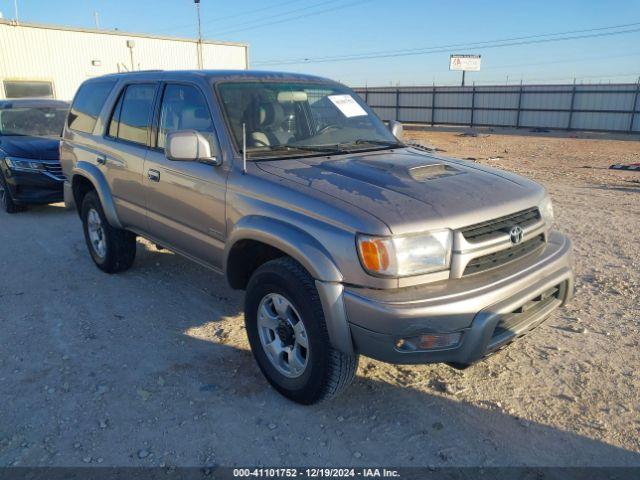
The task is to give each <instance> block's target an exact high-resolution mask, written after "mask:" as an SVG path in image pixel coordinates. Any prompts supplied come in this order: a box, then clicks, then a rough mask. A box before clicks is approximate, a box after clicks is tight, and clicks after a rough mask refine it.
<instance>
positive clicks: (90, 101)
mask: <svg viewBox="0 0 640 480" xmlns="http://www.w3.org/2000/svg"><path fill="white" fill-rule="evenodd" d="M114 85H115V82H91V83H85V84H84V85H82V86H81V87H80V90H78V93H77V94H76V98H75V100H74V101H73V105H72V106H71V111H70V112H69V117H68V119H67V125H68V126H69V128H70V129H72V130H77V131H80V132H85V133H91V132H93V128H94V127H95V126H96V121H97V120H98V115H100V111H101V110H102V106H103V105H104V102H105V100H106V99H107V97H108V96H109V93H111V89H112V88H113V86H114Z"/></svg>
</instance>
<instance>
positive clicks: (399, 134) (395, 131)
mask: <svg viewBox="0 0 640 480" xmlns="http://www.w3.org/2000/svg"><path fill="white" fill-rule="evenodd" d="M389 130H391V134H392V135H393V136H394V137H396V138H397V139H398V140H400V141H401V142H402V141H403V139H404V127H403V126H402V124H401V123H400V122H398V121H396V120H390V121H389Z"/></svg>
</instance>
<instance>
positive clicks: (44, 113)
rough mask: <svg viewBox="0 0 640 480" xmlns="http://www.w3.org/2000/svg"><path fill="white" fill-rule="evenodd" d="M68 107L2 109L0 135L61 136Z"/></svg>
mask: <svg viewBox="0 0 640 480" xmlns="http://www.w3.org/2000/svg"><path fill="white" fill-rule="evenodd" d="M66 116H67V109H66V108H51V107H13V108H6V109H0V135H23V136H24V135H29V136H37V137H59V136H60V134H61V133H62V127H63V126H64V122H65V118H66Z"/></svg>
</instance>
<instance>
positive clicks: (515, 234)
mask: <svg viewBox="0 0 640 480" xmlns="http://www.w3.org/2000/svg"><path fill="white" fill-rule="evenodd" d="M523 236H524V230H522V227H520V226H519V225H516V226H515V227H513V228H512V229H511V230H510V231H509V238H511V243H513V244H514V245H517V244H519V243H520V242H521V241H522V237H523Z"/></svg>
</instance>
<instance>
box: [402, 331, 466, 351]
mask: <svg viewBox="0 0 640 480" xmlns="http://www.w3.org/2000/svg"><path fill="white" fill-rule="evenodd" d="M461 338H462V332H455V333H430V334H425V335H418V336H416V337H408V338H401V339H399V340H398V341H397V342H396V348H397V349H398V350H400V351H401V352H416V351H420V350H442V349H445V348H453V347H456V346H457V345H459V344H460V340H461Z"/></svg>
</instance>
